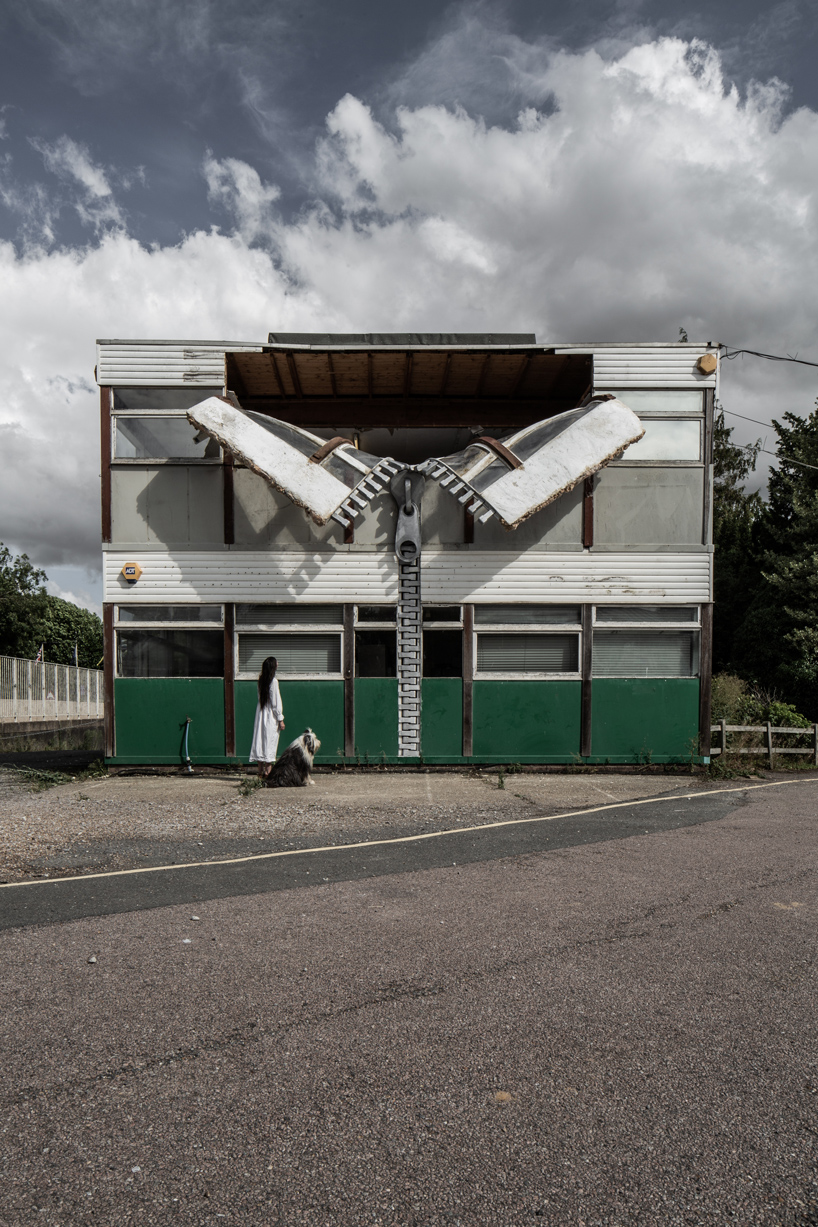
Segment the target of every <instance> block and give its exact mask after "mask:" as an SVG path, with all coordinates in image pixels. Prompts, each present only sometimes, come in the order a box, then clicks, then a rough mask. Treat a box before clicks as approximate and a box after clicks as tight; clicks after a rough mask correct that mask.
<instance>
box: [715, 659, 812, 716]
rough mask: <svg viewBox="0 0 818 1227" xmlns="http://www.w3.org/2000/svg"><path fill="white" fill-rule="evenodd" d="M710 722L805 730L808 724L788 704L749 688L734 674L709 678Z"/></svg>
mask: <svg viewBox="0 0 818 1227" xmlns="http://www.w3.org/2000/svg"><path fill="white" fill-rule="evenodd" d="M712 715H713V722H714V723H718V721H719V720H724V722H725V723H726V724H757V725H758V724H766V723H767V722H768V721H769V723H770V724H772V725H774V726H777V727H779V728H794V729H807V728H810V727H811V725H812V721H811V720H808V719H807V717H806V716H803V715H802V714H801V713H800V712H799V711H797V710H796V708H795V707H794V706H793V704H791V703H785V702H784V701H783V700H782V699H779V698H778V697H777V695H776V694H774V693H772V694H771V693H770V692H769V691H765V690H763V689H761V688H759V687H757V686H751V685H749V684H748V683H747V682H746V681H745V680H744V678H741V677H737V676H736V675H735V674H730V673H719V674H716V676H715V677H714V678H713V707H712Z"/></svg>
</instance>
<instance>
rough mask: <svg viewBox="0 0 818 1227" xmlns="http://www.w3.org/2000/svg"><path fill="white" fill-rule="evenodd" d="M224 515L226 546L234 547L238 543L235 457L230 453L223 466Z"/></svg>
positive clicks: (225, 457) (227, 453)
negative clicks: (234, 483) (234, 493)
mask: <svg viewBox="0 0 818 1227" xmlns="http://www.w3.org/2000/svg"><path fill="white" fill-rule="evenodd" d="M222 481H223V483H224V487H223V498H224V502H223V514H224V544H225V545H234V544H235V541H236V511H235V503H234V499H233V457H232V455H231V454H230V452H225V453H224V463H223V465H222Z"/></svg>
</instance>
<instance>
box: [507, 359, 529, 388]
mask: <svg viewBox="0 0 818 1227" xmlns="http://www.w3.org/2000/svg"><path fill="white" fill-rule="evenodd" d="M530 366H531V354H526V355H525V357H524V358H523V361H522V365H521V366H520V370H519V373H518V375H517V378H516V379H515V380H514V387H513V388H512V389H511V395H512V396H519V393H520V388H521V387H522V386H523V383H524V382H525V377H526V375H527V374H528V368H529V367H530Z"/></svg>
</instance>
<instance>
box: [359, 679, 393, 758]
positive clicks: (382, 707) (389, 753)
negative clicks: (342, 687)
mask: <svg viewBox="0 0 818 1227" xmlns="http://www.w3.org/2000/svg"><path fill="white" fill-rule="evenodd" d="M355 753H356V755H357V756H358V757H359V758H361V759H364V760H366V759H367V758H369V760H370V761H376V760H379V759H381V758H382V757H383V755H386V757H387V758H393V757H396V756H397V753H398V679H397V678H396V677H356V678H355Z"/></svg>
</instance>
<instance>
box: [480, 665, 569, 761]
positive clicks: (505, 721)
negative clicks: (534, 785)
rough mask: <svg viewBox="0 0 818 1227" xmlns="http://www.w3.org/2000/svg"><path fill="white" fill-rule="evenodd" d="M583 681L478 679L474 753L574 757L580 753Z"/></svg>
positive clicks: (549, 758) (507, 757) (518, 757)
mask: <svg viewBox="0 0 818 1227" xmlns="http://www.w3.org/2000/svg"><path fill="white" fill-rule="evenodd" d="M581 706H582V683H581V682H579V681H576V682H572V681H554V682H540V681H537V682H535V681H531V682H516V681H513V682H512V681H509V682H490V681H483V682H481V681H476V682H475V683H474V757H475V758H488V759H489V760H490V761H493V762H497V761H498V759H500V760H501V761H507V762H519V761H521V760H522V759H525V758H528V759H530V758H534V759H535V760H539V759H541V760H542V761H543V762H553V761H563V762H571V761H572V759H573V758H574V757H575V756H576V755H578V754H579V745H580V714H581Z"/></svg>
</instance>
